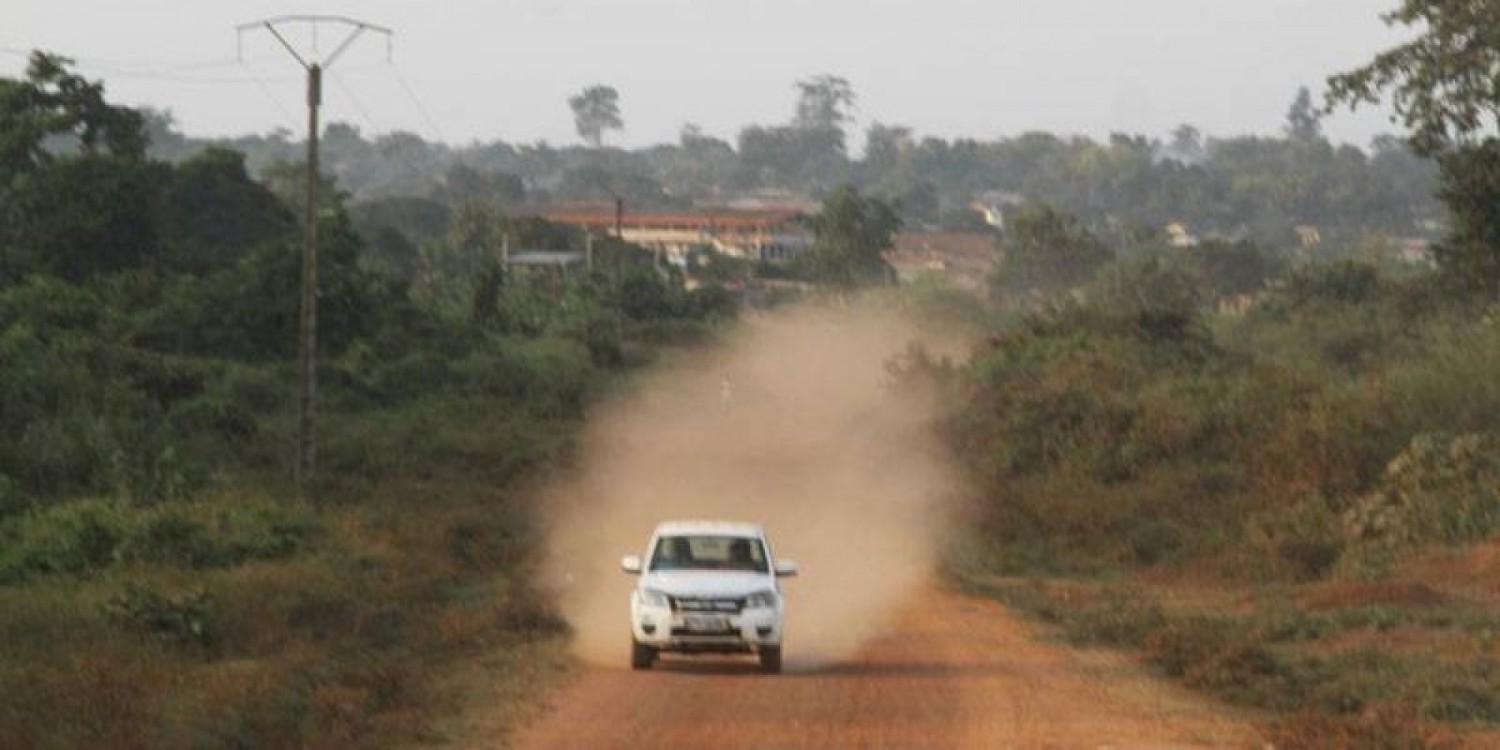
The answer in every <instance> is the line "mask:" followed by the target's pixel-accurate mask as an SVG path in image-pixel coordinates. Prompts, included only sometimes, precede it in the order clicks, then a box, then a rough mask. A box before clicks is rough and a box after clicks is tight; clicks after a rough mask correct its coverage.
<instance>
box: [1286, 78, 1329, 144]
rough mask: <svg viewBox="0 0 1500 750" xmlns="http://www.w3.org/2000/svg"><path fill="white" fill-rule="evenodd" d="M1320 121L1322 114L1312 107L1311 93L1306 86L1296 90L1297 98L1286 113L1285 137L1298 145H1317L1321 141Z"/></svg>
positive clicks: (1321, 129) (1321, 126)
mask: <svg viewBox="0 0 1500 750" xmlns="http://www.w3.org/2000/svg"><path fill="white" fill-rule="evenodd" d="M1322 120H1323V115H1322V113H1321V112H1319V111H1318V108H1317V107H1314V106H1313V102H1312V92H1311V91H1309V90H1308V88H1307V87H1306V86H1303V87H1302V88H1299V89H1297V98H1296V99H1294V100H1292V107H1291V109H1289V110H1287V113H1286V137H1288V138H1290V139H1292V140H1293V141H1296V142H1298V143H1317V142H1318V141H1321V140H1323V123H1322Z"/></svg>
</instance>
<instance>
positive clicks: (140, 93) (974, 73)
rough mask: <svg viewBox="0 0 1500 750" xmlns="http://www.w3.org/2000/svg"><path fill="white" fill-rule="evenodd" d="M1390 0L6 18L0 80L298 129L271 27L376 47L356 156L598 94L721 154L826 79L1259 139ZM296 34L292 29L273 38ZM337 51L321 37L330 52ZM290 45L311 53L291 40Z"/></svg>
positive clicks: (399, 1) (935, 111) (352, 67)
mask: <svg viewBox="0 0 1500 750" xmlns="http://www.w3.org/2000/svg"><path fill="white" fill-rule="evenodd" d="M1397 4H1398V3H1397V0H734V1H733V2H731V1H729V0H487V1H483V0H426V1H419V0H362V1H360V2H348V1H345V2H331V1H328V0H305V1H304V2H301V3H285V2H281V3H267V2H258V1H252V2H232V3H231V2H217V1H212V0H130V1H129V2H123V1H122V0H5V4H4V9H3V10H0V75H6V76H15V75H19V74H20V73H21V71H22V70H23V69H24V64H25V61H24V57H23V54H22V53H23V51H25V50H29V49H32V48H43V49H47V50H50V51H55V52H59V53H62V54H65V55H68V56H70V57H73V58H75V59H76V60H78V62H79V68H80V69H81V70H82V71H83V72H84V73H85V74H87V75H89V76H90V77H94V78H103V79H104V80H105V83H106V86H107V89H108V93H109V96H110V97H111V98H112V99H113V100H115V101H119V102H123V103H128V104H135V105H149V106H152V107H157V108H162V109H170V110H171V111H172V112H173V113H174V114H175V116H176V118H177V120H178V123H179V127H181V128H182V129H183V130H185V131H187V132H189V133H192V134H195V135H220V134H242V133H250V132H266V131H269V130H271V129H272V128H275V127H286V128H288V129H291V130H292V131H294V132H297V133H300V132H301V131H302V129H303V128H304V127H305V124H304V123H305V114H304V109H303V91H302V78H301V72H300V68H298V67H296V64H295V63H294V62H293V61H292V60H291V58H290V56H289V55H287V54H286V53H285V52H284V51H283V50H282V49H281V48H280V47H279V45H277V43H276V42H275V40H274V39H273V38H272V37H271V36H270V35H269V34H267V33H265V32H264V31H255V32H250V33H248V34H245V35H244V37H243V40H242V41H243V47H242V48H240V52H241V53H242V55H243V61H242V62H240V61H237V60H236V58H237V54H238V53H237V44H236V34H235V32H234V27H235V26H236V25H237V24H239V23H243V22H247V21H254V20H259V19H262V18H266V17H270V16H276V15H281V14H287V13H301V14H338V15H349V16H354V17H357V18H360V19H362V20H365V21H369V22H371V23H377V24H381V25H384V26H388V27H390V28H392V29H394V30H395V32H396V34H395V39H394V45H393V48H392V52H393V56H392V57H391V58H390V60H389V61H388V60H387V46H386V43H385V41H384V40H383V39H382V38H380V37H377V36H368V37H365V38H361V39H360V40H358V41H357V42H356V43H355V44H354V46H353V47H351V48H350V50H349V51H348V52H347V53H346V54H345V55H344V56H343V57H341V58H340V59H339V60H338V61H337V63H336V64H335V65H334V66H333V67H332V68H331V69H330V73H329V78H328V80H327V82H326V84H325V99H324V102H325V108H324V118H325V121H328V120H342V121H346V122H350V123H352V124H354V125H356V126H358V127H359V128H360V129H361V130H362V131H364V132H365V133H366V134H367V135H372V134H378V133H384V132H388V131H391V130H398V129H400V130H410V131H414V132H417V133H419V134H421V135H423V136H424V137H427V138H431V139H441V140H444V141H448V142H450V143H468V142H470V141H473V140H493V139H496V138H502V139H505V140H508V141H527V142H529V141H536V140H540V139H546V140H549V141H551V142H553V143H560V142H576V140H577V136H576V135H575V133H574V131H573V124H572V115H571V113H570V111H569V110H568V107H567V103H566V100H567V97H568V96H570V95H572V94H573V93H576V92H577V91H578V90H579V89H581V88H583V87H584V86H587V85H590V84H595V83H605V84H610V85H613V86H614V87H615V88H617V89H618V90H619V92H620V99H621V105H622V110H623V113H624V117H625V125H626V129H625V131H624V132H623V133H617V134H612V135H611V136H610V142H612V143H616V144H623V145H642V144H646V143H655V142H660V141H667V140H675V139H676V137H677V133H678V131H679V130H680V129H681V126H682V124H683V123H684V122H694V123H698V124H699V125H701V126H702V127H703V129H704V130H705V131H707V132H708V133H710V134H712V135H716V136H719V137H722V138H725V139H727V140H729V141H731V142H733V140H734V137H735V134H736V133H737V132H738V131H739V129H740V127H742V126H743V125H745V124H747V123H781V122H786V121H787V120H788V119H790V116H791V112H792V108H793V103H794V100H795V92H794V90H793V82H794V81H796V80H797V79H799V78H803V77H807V76H811V75H817V74H821V73H831V74H835V75H840V76H843V77H845V78H847V79H848V80H849V81H850V82H851V83H852V84H853V86H854V88H855V91H856V93H857V94H858V96H859V109H858V123H857V124H856V127H857V128H858V129H860V130H863V128H864V127H866V126H868V125H869V124H870V123H871V122H876V121H878V122H884V123H890V124H905V125H910V126H912V127H914V128H915V129H916V130H917V132H918V133H919V134H930V135H939V136H944V137H953V136H970V137H976V138H995V137H999V136H1006V135H1015V134H1019V133H1021V132H1024V131H1027V130H1049V131H1053V132H1057V133H1079V134H1085V135H1091V136H1096V137H1102V136H1105V135H1107V134H1108V133H1109V132H1111V131H1125V132H1130V133H1143V134H1147V135H1152V136H1165V134H1166V133H1168V132H1169V131H1170V130H1171V129H1172V128H1174V127H1175V126H1176V125H1178V124H1179V123H1191V124H1193V125H1196V126H1197V127H1199V128H1200V129H1202V130H1203V131H1205V132H1206V133H1209V134H1213V135H1239V134H1246V133H1262V134H1269V133H1275V132H1277V131H1278V130H1279V129H1280V127H1281V125H1282V123H1283V121H1284V118H1285V114H1286V110H1287V107H1288V106H1289V104H1290V103H1291V101H1292V98H1293V96H1294V95H1295V93H1296V90H1297V87H1298V86H1301V85H1308V86H1310V87H1312V88H1313V90H1314V91H1315V92H1316V91H1319V90H1320V89H1321V86H1322V82H1323V80H1324V79H1325V78H1326V77H1327V76H1328V75H1329V74H1330V73H1333V72H1337V71H1341V70H1345V69H1348V68H1351V67H1354V66H1356V65H1359V64H1361V63H1363V62H1364V61H1366V60H1368V59H1369V58H1370V57H1371V55H1372V54H1373V53H1375V52H1376V51H1378V50H1381V49H1385V48H1387V47H1390V46H1392V45H1393V44H1395V43H1397V42H1399V41H1401V40H1402V39H1403V38H1404V37H1405V36H1408V35H1409V32H1403V31H1401V30H1391V29H1388V28H1387V27H1386V26H1385V25H1384V24H1383V23H1382V22H1381V21H1380V19H1379V15H1380V14H1381V13H1382V12H1384V11H1387V10H1390V9H1391V8H1393V7H1394V6H1396V5H1397ZM290 28H296V27H290ZM340 34H342V31H340V30H338V29H336V28H335V27H324V28H323V29H322V31H321V32H320V33H319V34H318V39H317V42H318V45H319V48H320V49H321V50H323V52H324V53H326V52H328V51H330V50H331V48H332V47H333V46H335V44H336V43H337V40H338V39H339V38H340ZM293 41H294V42H296V43H298V44H301V45H303V46H304V48H307V47H309V46H310V45H311V44H312V42H313V40H312V38H311V35H310V34H308V33H307V31H306V27H301V29H300V30H298V31H296V32H295V36H294V37H293ZM1325 127H1326V129H1327V131H1328V133H1329V134H1330V135H1331V136H1332V137H1333V138H1335V139H1337V140H1344V141H1350V142H1354V143H1356V144H1360V145H1364V144H1366V143H1367V142H1368V141H1369V139H1370V137H1371V136H1372V135H1374V134H1376V133H1379V132H1391V131H1394V130H1395V126H1393V125H1390V124H1389V123H1388V122H1387V119H1386V115H1385V113H1384V112H1377V111H1370V112H1363V113H1361V114H1357V115H1350V114H1347V113H1340V114H1337V115H1335V116H1333V117H1331V118H1330V119H1329V120H1328V121H1326V122H1325Z"/></svg>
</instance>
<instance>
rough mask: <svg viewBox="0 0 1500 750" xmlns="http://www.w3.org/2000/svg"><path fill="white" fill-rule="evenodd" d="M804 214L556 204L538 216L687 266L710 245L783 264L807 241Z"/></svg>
mask: <svg viewBox="0 0 1500 750" xmlns="http://www.w3.org/2000/svg"><path fill="white" fill-rule="evenodd" d="M804 215H805V214H804V213H803V212H802V211H799V210H794V209H785V208H783V209H760V210H744V209H732V208H722V209H705V210H694V211H674V212H642V213H638V212H629V211H626V212H622V213H620V214H619V215H618V216H617V215H616V213H615V210H614V209H613V208H606V207H584V208H561V209H556V210H553V211H548V212H546V213H544V214H543V218H545V219H547V220H548V221H551V222H553V223H556V224H568V225H572V226H577V227H584V228H586V229H592V230H596V231H601V232H605V233H608V234H616V233H617V231H618V236H619V237H620V239H622V240H625V241H626V242H631V243H634V244H636V245H640V246H641V247H644V248H646V249H648V250H652V251H655V252H657V253H660V254H661V255H662V257H663V259H665V260H666V261H668V262H670V263H673V264H675V265H678V266H685V265H687V259H688V255H689V254H690V253H692V252H693V251H694V250H713V251H715V252H719V253H723V254H724V255H728V256H730V257H733V258H743V259H746V260H755V261H767V262H771V263H784V262H787V261H790V260H791V259H792V258H794V257H796V256H798V255H800V254H801V253H803V252H804V251H806V250H807V248H809V247H811V246H812V240H813V237H812V231H811V230H810V229H808V227H807V225H806V223H805V222H804V221H803V217H804Z"/></svg>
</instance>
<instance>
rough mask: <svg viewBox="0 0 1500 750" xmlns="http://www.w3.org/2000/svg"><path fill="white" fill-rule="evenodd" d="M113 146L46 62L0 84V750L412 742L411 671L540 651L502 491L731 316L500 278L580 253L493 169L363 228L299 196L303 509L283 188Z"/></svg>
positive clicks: (120, 136) (610, 272)
mask: <svg viewBox="0 0 1500 750" xmlns="http://www.w3.org/2000/svg"><path fill="white" fill-rule="evenodd" d="M143 127H144V120H143V119H142V118H141V117H140V116H139V115H137V114H136V113H133V112H131V111H129V110H125V109H120V108H116V107H114V106H112V105H109V104H107V103H106V102H105V101H104V100H103V96H102V87H101V86H100V85H99V84H97V83H92V82H88V81H83V80H82V79H79V78H76V77H75V76H73V75H72V74H70V73H68V72H67V70H66V63H65V61H61V60H59V59H57V58H51V57H46V56H38V57H36V58H35V59H34V60H33V64H32V68H31V71H30V74H29V76H28V77H27V78H26V79H24V80H15V81H11V80H6V81H0V138H3V143H0V149H3V151H4V153H5V154H6V156H5V160H4V162H3V164H0V217H3V220H0V424H3V425H4V427H5V429H4V430H3V431H0V694H3V695H4V696H5V700H4V701H0V746H5V747H84V746H109V747H122V748H131V747H142V748H144V747H257V746H277V747H292V746H320V747H331V746H343V747H367V746H370V745H371V744H372V743H374V744H394V743H397V742H401V741H405V740H411V739H414V738H415V737H417V736H418V735H420V734H421V733H422V732H423V731H425V723H424V722H425V721H426V720H425V718H423V717H424V714H423V712H422V711H421V710H420V709H421V708H423V707H426V706H428V705H430V701H432V700H434V695H433V691H434V690H435V689H436V687H435V686H434V685H433V684H432V683H431V679H430V678H431V676H432V672H433V670H432V666H433V665H435V664H440V663H444V662H445V661H446V660H449V659H453V658H457V657H458V656H459V655H461V654H472V653H473V651H474V650H475V649H476V648H477V644H479V643H482V642H485V641H489V642H492V643H493V642H506V643H511V644H513V645H514V647H515V648H516V649H521V650H524V649H536V648H538V645H537V644H538V643H539V642H541V641H543V640H545V639H547V638H549V637H552V636H555V635H556V634H558V633H560V632H561V631H562V630H563V625H562V624H561V622H560V621H559V620H558V618H557V617H556V615H555V614H553V612H552V610H551V607H550V605H549V604H548V603H547V602H546V601H545V600H544V599H543V598H542V597H541V595H540V594H539V593H538V592H537V591H536V590H535V589H534V588H533V586H532V584H531V583H530V581H531V580H532V576H530V575H528V573H527V566H530V565H533V564H534V563H535V560H536V558H537V555H536V551H535V548H536V546H537V544H538V543H539V534H538V532H537V531H536V529H535V522H534V520H533V517H532V513H531V511H530V510H529V509H528V508H527V507H526V506H525V505H524V504H522V503H520V502H519V501H517V500H516V499H515V496H516V494H517V493H516V492H515V491H514V489H513V488H514V486H515V485H516V484H517V483H519V482H520V481H522V480H523V479H524V478H526V477H528V476H532V475H534V474H536V473H537V472H540V471H544V470H546V469H548V468H549V467H551V466H554V465H558V464H560V463H561V462H563V461H564V460H565V459H566V456H567V449H568V445H569V440H570V438H571V436H572V435H573V434H574V432H575V430H576V429H577V426H578V425H579V424H580V423H581V419H582V416H583V412H584V409H585V407H586V405H587V404H588V402H589V401H590V399H591V398H592V397H593V395H594V394H596V393H598V392H599V391H600V390H601V389H602V388H603V387H605V386H606V385H607V384H608V383H609V382H610V381H611V380H612V379H613V378H615V377H617V376H618V374H620V373H623V372H624V371H625V370H626V369H628V368H630V367H632V366H634V365H638V364H640V363H642V362H645V361H647V360H648V359H649V358H650V357H651V353H652V352H653V351H654V350H656V349H658V348H660V347H661V346H662V345H663V344H666V343H671V342H674V341H680V340H684V339H691V338H693V337H697V336H701V335H703V334H705V333H706V332H708V331H709V326H710V324H711V322H712V321H714V320H716V319H720V318H724V317H727V316H731V315H733V314H734V309H735V307H734V305H735V303H734V300H733V299H730V298H728V297H726V296H725V295H724V294H723V293H722V290H718V289H714V288H706V289H703V290H697V291H688V290H687V289H686V288H685V287H684V285H683V283H682V279H681V278H680V277H679V276H674V275H672V274H667V273H661V272H659V271H658V270H657V269H656V267H655V265H654V263H653V259H652V257H651V255H650V254H648V253H646V252H644V251H642V250H640V249H639V248H636V247H634V246H630V245H625V244H623V243H619V242H615V241H610V240H600V241H599V242H598V243H596V247H595V248H594V253H593V260H594V262H593V264H592V266H591V267H582V266H575V267H571V268H550V267H544V268H521V267H508V266H505V265H503V264H502V263H501V259H502V255H503V252H502V249H503V248H502V245H503V244H504V243H505V242H506V241H507V240H506V239H505V238H506V237H511V238H513V239H514V241H516V242H517V243H520V244H519V246H521V247H528V248H531V249H541V250H581V249H583V247H584V246H585V245H586V244H587V242H586V240H585V238H584V237H583V235H581V234H580V233H577V232H573V231H570V230H566V229H563V228H560V227H556V226H552V225H549V224H547V223H546V222H544V221H540V220H536V219H514V218H512V217H509V216H507V215H506V214H505V213H503V212H502V211H500V210H499V209H498V208H496V207H495V205H494V204H493V203H492V202H491V201H492V199H493V198H494V197H496V196H503V195H504V189H505V185H504V183H503V181H499V182H494V183H488V184H480V185H475V184H468V186H467V189H469V190H471V191H474V192H478V193H482V197H483V198H484V202H476V201H469V202H466V203H464V204H463V207H462V208H461V209H459V210H458V211H456V212H454V213H452V214H450V211H449V209H448V208H447V207H446V206H439V210H437V211H436V212H434V211H432V210H431V208H432V207H431V206H429V205H428V204H426V203H421V202H418V203H415V204H403V203H401V202H399V201H398V202H395V203H394V204H392V207H391V208H390V210H379V211H375V212H374V213H373V214H372V213H370V212H368V211H365V212H362V211H352V212H351V211H350V210H349V209H348V208H347V207H346V202H345V200H344V197H343V196H342V195H341V194H340V193H339V192H338V191H337V190H336V189H333V188H335V187H336V185H334V184H331V183H332V181H331V180H329V182H330V185H329V189H327V190H325V191H323V206H322V210H321V212H320V217H319V219H318V221H319V234H320V237H321V242H320V245H321V268H320V285H319V297H320V310H319V312H320V317H319V326H320V331H319V334H320V336H319V344H320V350H319V352H318V364H319V369H320V389H319V402H318V410H319V416H320V419H319V424H320V429H319V433H318V443H319V469H320V471H319V475H320V481H319V484H318V485H317V486H316V487H314V488H313V492H312V493H311V499H312V500H314V502H313V503H307V502H302V501H299V499H298V497H297V493H296V492H294V491H293V488H292V484H291V481H290V480H291V474H290V471H291V466H292V463H291V461H292V458H293V455H292V446H293V445H294V438H295V406H294V404H295V394H296V381H295V367H294V363H295V358H296V354H297V351H296V341H297V339H296V325H297V318H298V307H297V304H298V293H297V292H298V289H299V285H300V274H301V241H300V237H301V230H300V227H299V221H298V218H297V217H296V215H295V214H294V213H293V211H292V210H290V209H289V208H288V206H292V205H300V203H301V201H300V200H299V196H298V195H297V193H298V191H300V189H301V188H300V183H299V182H298V181H296V180H295V179H286V178H287V177H289V176H291V173H290V172H289V170H288V169H287V168H281V169H278V170H273V171H271V172H270V173H268V174H267V175H266V176H265V177H266V179H265V180H264V181H257V180H256V179H253V178H252V177H251V176H250V174H249V173H248V171H247V169H246V165H245V159H244V157H243V156H242V155H241V154H240V153H237V152H233V151H228V150H222V149H208V150H204V151H201V152H198V153H196V154H193V155H191V156H187V157H186V158H184V159H182V160H180V161H177V162H175V163H167V162H161V161H155V160H152V159H150V158H148V156H147V153H146V151H145V148H144V146H145V133H144V130H143ZM461 176H462V175H456V177H461ZM471 183H472V181H471ZM464 184H465V183H463V181H462V180H460V179H455V180H454V181H453V184H452V186H451V188H452V189H453V190H454V191H460V188H463V187H464ZM491 189H493V190H494V194H491V193H490V192H489V191H490V190H491ZM455 195H457V193H455ZM403 210H404V211H405V212H404V213H403V212H402V211H403ZM376 218H380V219H383V220H384V221H385V222H386V223H384V224H382V223H381V222H380V221H375V219H376ZM397 222H399V223H401V225H402V227H403V229H406V228H408V227H409V226H410V225H418V226H427V227H430V230H431V231H430V234H426V235H420V236H414V235H408V234H406V233H404V232H403V231H399V230H396V229H394V228H393V226H392V224H394V223H397ZM424 222H425V223H424ZM382 229H384V230H386V231H381V230H382ZM366 236H369V237H370V239H369V240H368V241H367V240H366ZM507 674H508V673H507ZM518 674H519V673H518ZM524 674H525V675H533V676H534V675H535V674H536V671H535V670H534V669H533V670H530V671H527V672H525V673H524ZM501 679H521V677H519V676H517V677H507V676H505V675H502V676H501Z"/></svg>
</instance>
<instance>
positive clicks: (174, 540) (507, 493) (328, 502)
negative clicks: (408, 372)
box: [0, 397, 582, 748]
mask: <svg viewBox="0 0 1500 750" xmlns="http://www.w3.org/2000/svg"><path fill="white" fill-rule="evenodd" d="M581 403H582V402H579V403H578V404H577V405H576V406H567V407H566V408H563V409H555V408H554V409H551V410H545V411H539V410H538V409H535V408H532V407H530V406H521V407H515V406H513V405H507V404H505V403H503V402H499V401H498V400H496V401H491V402H486V401H485V400H484V399H482V398H445V397H434V398H431V399H427V400H425V401H423V402H416V403H408V404H403V405H401V406H400V407H398V408H394V409H388V410H383V411H378V412H375V413H370V414H360V413H355V412H344V413H336V414H331V415H329V418H328V419H327V420H325V425H326V427H325V428H324V429H326V430H327V431H328V439H327V441H326V442H325V446H326V451H325V453H324V463H323V466H324V467H325V471H326V472H327V474H326V475H325V476H326V477H327V478H326V479H325V480H324V482H323V485H322V486H321V487H320V493H321V494H320V501H319V503H318V504H317V505H316V506H309V505H306V504H302V503H299V502H297V501H295V500H291V499H289V498H288V497H287V496H286V494H284V493H283V492H281V491H279V490H278V486H277V485H276V484H275V483H274V482H265V483H260V484H258V483H257V480H255V479H254V478H253V477H252V478H250V481H248V482H246V483H244V484H242V485H241V484H237V483H230V484H229V485H227V486H221V487H220V488H219V489H213V490H210V491H208V492H206V493H198V494H195V495H192V496H188V497H183V498H179V499H174V500H167V501H162V502H158V503H152V504H137V503H132V502H130V501H124V500H117V499H96V500H78V501H71V502H65V503H58V504H54V505H51V506H48V507H47V508H44V509H40V510H37V511H33V512H30V513H27V514H22V515H20V516H14V517H12V518H9V519H6V523H5V525H4V527H3V529H0V536H3V538H4V539H5V541H6V543H5V545H4V546H3V548H0V549H3V551H0V579H3V580H4V581H5V584H4V585H0V695H4V696H5V699H4V700H3V701H0V747H28V748H69V747H105V746H107V747H118V748H176V747H181V748H204V747H370V746H393V745H400V744H404V743H410V742H414V741H418V740H420V739H421V738H423V737H425V736H428V735H430V733H431V731H432V730H431V727H432V725H433V723H434V722H435V721H436V720H437V718H436V712H440V711H441V710H442V708H443V706H444V702H445V701H446V700H448V699H447V698H445V697H444V696H442V695H441V691H440V690H439V689H438V687H437V686H436V684H435V682H434V680H435V679H436V677H435V676H436V675H440V674H442V673H443V672H444V670H445V669H448V668H449V667H451V666H453V665H456V664H461V663H463V662H465V661H466V660H468V659H470V658H472V657H473V656H474V655H475V654H479V653H485V654H488V653H492V652H494V651H496V650H497V649H498V650H501V651H506V650H510V649H512V648H515V649H534V648H536V646H535V644H537V643H545V642H549V641H555V640H557V639H559V638H560V637H561V636H562V635H563V634H564V633H565V630H566V625H565V624H564V623H563V621H562V620H561V618H560V617H559V616H558V614H557V613H556V612H555V611H554V610H553V609H552V605H551V602H550V601H549V600H548V599H547V597H546V596H545V595H544V593H543V592H540V591H538V590H536V589H535V588H534V586H533V584H532V577H531V576H530V572H531V569H532V566H534V565H535V564H536V560H537V558H538V547H539V545H540V544H541V539H540V534H539V532H538V530H537V528H536V523H535V520H534V513H533V511H534V509H533V508H530V507H528V505H527V503H526V501H525V500H523V499H522V497H523V492H522V489H523V488H524V487H525V486H526V483H528V482H533V481H542V480H543V478H544V476H545V474H546V472H548V471H549V470H551V469H552V467H555V466H561V465H564V464H565V463H566V461H567V453H568V450H569V449H570V440H571V436H572V435H573V434H574V432H575V431H576V430H577V427H578V425H579V424H580V423H581V418H582V409H581ZM552 677H553V671H552V670H549V669H539V668H535V667H529V666H525V665H521V664H519V663H506V664H497V666H496V667H495V669H493V670H491V672H490V673H489V678H490V679H492V680H495V681H500V682H505V681H507V680H514V681H516V682H518V683H527V684H528V685H529V686H530V689H533V690H534V689H535V687H536V684H537V683H539V682H543V681H546V680H548V679H551V678H552ZM514 692H516V693H517V694H524V693H525V692H527V690H525V689H523V688H520V687H517V688H516V689H515V690H514Z"/></svg>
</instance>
